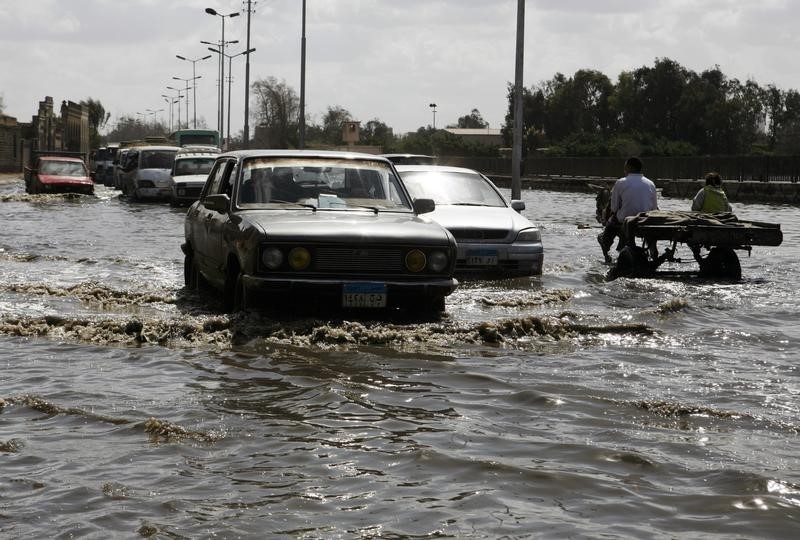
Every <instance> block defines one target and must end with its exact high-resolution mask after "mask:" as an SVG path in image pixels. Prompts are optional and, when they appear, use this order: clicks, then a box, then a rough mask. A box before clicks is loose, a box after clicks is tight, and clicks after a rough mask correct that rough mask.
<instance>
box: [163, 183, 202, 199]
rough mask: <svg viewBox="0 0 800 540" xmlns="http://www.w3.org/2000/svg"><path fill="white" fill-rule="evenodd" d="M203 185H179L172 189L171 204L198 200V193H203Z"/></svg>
mask: <svg viewBox="0 0 800 540" xmlns="http://www.w3.org/2000/svg"><path fill="white" fill-rule="evenodd" d="M203 185H204V184H200V185H196V186H195V185H181V186H176V187H174V188H172V192H171V196H172V200H173V202H178V203H193V202H194V201H196V200H197V199H199V198H200V192H201V191H203Z"/></svg>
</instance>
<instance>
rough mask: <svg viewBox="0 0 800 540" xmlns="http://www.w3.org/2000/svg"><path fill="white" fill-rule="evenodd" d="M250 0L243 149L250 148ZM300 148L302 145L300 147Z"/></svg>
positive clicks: (250, 2) (249, 1) (248, 7)
mask: <svg viewBox="0 0 800 540" xmlns="http://www.w3.org/2000/svg"><path fill="white" fill-rule="evenodd" d="M303 1H304V2H305V0H303ZM252 7H253V4H252V0H247V46H246V47H245V49H247V51H248V52H246V53H245V67H244V128H243V129H242V131H243V132H244V136H243V138H244V140H243V141H242V144H243V146H244V148H245V149H247V148H250V52H249V51H250V14H251V13H252V12H253V9H252ZM301 148H302V147H301Z"/></svg>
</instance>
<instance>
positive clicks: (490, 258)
mask: <svg viewBox="0 0 800 540" xmlns="http://www.w3.org/2000/svg"><path fill="white" fill-rule="evenodd" d="M467 266H497V250H495V249H472V250H469V251H467Z"/></svg>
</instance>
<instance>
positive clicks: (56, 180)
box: [25, 156, 94, 194]
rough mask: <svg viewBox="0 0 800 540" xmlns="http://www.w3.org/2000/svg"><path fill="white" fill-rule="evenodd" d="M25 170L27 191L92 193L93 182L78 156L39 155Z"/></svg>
mask: <svg viewBox="0 0 800 540" xmlns="http://www.w3.org/2000/svg"><path fill="white" fill-rule="evenodd" d="M25 172H26V173H28V174H26V175H25V191H27V192H28V193H64V192H74V193H86V194H92V193H94V182H92V179H91V177H90V176H89V171H88V169H86V165H85V164H84V163H83V160H82V159H80V158H74V157H62V156H41V157H38V158H37V159H36V163H35V165H34V167H33V168H30V169H27V170H26V171H25Z"/></svg>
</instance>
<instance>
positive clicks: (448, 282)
mask: <svg viewBox="0 0 800 540" xmlns="http://www.w3.org/2000/svg"><path fill="white" fill-rule="evenodd" d="M432 208H433V202H432V201H430V200H422V201H414V202H413V203H412V200H411V198H410V197H409V194H408V192H407V190H406V188H405V187H404V186H403V184H402V181H401V180H400V179H399V177H398V176H397V175H396V171H395V170H394V168H393V167H392V165H391V163H390V162H389V161H388V160H386V159H383V158H380V157H377V156H370V155H365V154H355V153H344V152H324V151H318V152H317V151H302V150H295V151H292V150H248V151H238V152H229V153H226V154H221V155H220V156H219V157H218V158H217V160H216V162H215V164H214V168H213V169H212V170H211V173H210V174H209V177H208V181H207V182H206V185H205V187H204V188H203V192H202V193H201V195H200V199H199V200H198V201H197V202H195V203H194V204H193V205H192V206H191V207H190V208H189V210H188V212H187V215H186V220H185V238H186V243H185V244H184V245H183V246H182V247H183V251H184V254H185V259H184V270H185V279H186V284H187V287H190V288H192V287H195V286H199V285H202V284H204V283H210V284H211V285H212V286H214V287H215V288H217V289H219V290H221V291H222V292H223V303H224V307H225V308H226V310H229V311H235V310H239V309H245V308H247V307H261V306H263V307H268V306H270V305H272V304H273V300H286V299H291V301H292V302H293V303H295V305H297V304H296V301H297V302H302V301H305V302H306V303H307V304H308V305H316V304H319V303H322V302H324V303H326V304H330V305H332V306H336V307H339V308H356V309H359V308H405V309H408V310H410V311H414V312H427V313H433V312H439V311H442V310H443V309H444V298H445V297H446V296H447V295H449V294H450V293H451V292H452V291H453V290H454V289H455V287H456V285H457V281H456V280H455V279H454V278H453V271H454V263H455V253H456V244H455V240H454V238H453V236H452V235H451V234H450V233H449V232H448V231H446V230H445V229H444V228H443V227H441V226H439V225H437V224H435V223H432V222H430V221H427V220H424V219H422V218H420V217H418V215H417V214H418V213H422V212H426V211H430V210H431V209H432Z"/></svg>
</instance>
